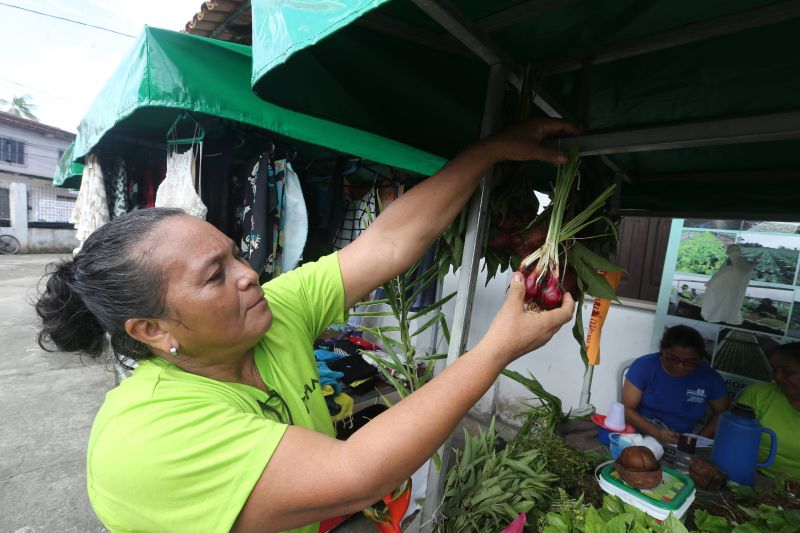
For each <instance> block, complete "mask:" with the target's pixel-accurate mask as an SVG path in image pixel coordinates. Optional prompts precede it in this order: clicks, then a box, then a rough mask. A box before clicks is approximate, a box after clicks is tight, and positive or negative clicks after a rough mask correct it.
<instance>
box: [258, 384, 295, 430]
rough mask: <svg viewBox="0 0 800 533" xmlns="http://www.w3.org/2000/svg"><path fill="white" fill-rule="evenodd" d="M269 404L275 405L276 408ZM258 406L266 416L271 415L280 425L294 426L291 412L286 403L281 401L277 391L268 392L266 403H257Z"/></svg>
mask: <svg viewBox="0 0 800 533" xmlns="http://www.w3.org/2000/svg"><path fill="white" fill-rule="evenodd" d="M270 402H272V403H273V404H276V405H277V407H273V406H272V405H270ZM258 405H260V406H261V411H262V412H263V413H265V414H267V415H271V416H272V417H274V418H276V419H277V421H278V422H280V423H281V424H288V425H290V426H292V425H294V420H293V419H292V412H291V411H290V410H289V406H288V405H286V402H285V401H284V400H283V398H282V397H281V395H280V394H278V391H275V390H271V391H269V395H268V396H267V401H265V402H262V401H260V400H259V401H258Z"/></svg>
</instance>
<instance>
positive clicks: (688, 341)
mask: <svg viewBox="0 0 800 533" xmlns="http://www.w3.org/2000/svg"><path fill="white" fill-rule="evenodd" d="M672 346H681V347H683V348H691V349H693V350H694V351H695V352H697V355H699V356H700V358H701V359H708V352H706V343H705V341H703V337H702V335H700V332H699V331H697V330H696V329H694V328H691V327H689V326H684V325H683V324H679V325H677V326H672V327H671V328H669V329H667V330H666V331H664V335H663V336H662V337H661V343H660V344H659V346H658V347H659V349H661V350H663V349H664V348H671V347H672Z"/></svg>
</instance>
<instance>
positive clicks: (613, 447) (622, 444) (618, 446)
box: [608, 433, 631, 459]
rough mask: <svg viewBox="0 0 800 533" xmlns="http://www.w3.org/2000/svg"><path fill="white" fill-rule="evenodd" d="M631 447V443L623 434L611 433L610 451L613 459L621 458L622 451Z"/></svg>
mask: <svg viewBox="0 0 800 533" xmlns="http://www.w3.org/2000/svg"><path fill="white" fill-rule="evenodd" d="M630 445H631V443H630V442H629V441H628V440H626V439H625V436H624V435H622V434H621V433H610V434H609V435H608V449H609V451H610V452H611V458H612V459H616V458H617V457H619V456H620V454H621V453H622V450H624V449H625V448H627V447H628V446H630Z"/></svg>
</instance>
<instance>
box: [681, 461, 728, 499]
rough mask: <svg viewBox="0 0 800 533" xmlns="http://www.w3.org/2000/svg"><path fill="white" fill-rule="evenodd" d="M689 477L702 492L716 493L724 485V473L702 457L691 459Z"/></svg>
mask: <svg viewBox="0 0 800 533" xmlns="http://www.w3.org/2000/svg"><path fill="white" fill-rule="evenodd" d="M689 477H691V478H692V481H694V484H695V485H697V486H698V487H699V488H701V489H703V490H709V491H714V492H716V491H718V490H719V489H721V488H722V485H723V484H725V472H723V471H722V470H720V468H719V467H718V466H717V465H715V464H714V463H712V462H711V461H709V460H708V459H704V458H702V457H693V458H692V462H691V463H689Z"/></svg>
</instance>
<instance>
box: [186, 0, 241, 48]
mask: <svg viewBox="0 0 800 533" xmlns="http://www.w3.org/2000/svg"><path fill="white" fill-rule="evenodd" d="M251 27H252V23H251V19H250V0H208V1H206V2H203V3H202V4H201V5H200V11H198V12H197V13H195V14H194V16H193V17H192V19H191V20H190V21H189V22H187V23H186V26H185V27H184V29H183V33H189V34H192V35H199V36H201V37H210V38H212V39H219V40H221V41H228V42H232V43H239V44H251V43H252V40H253V39H252V35H251Z"/></svg>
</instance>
